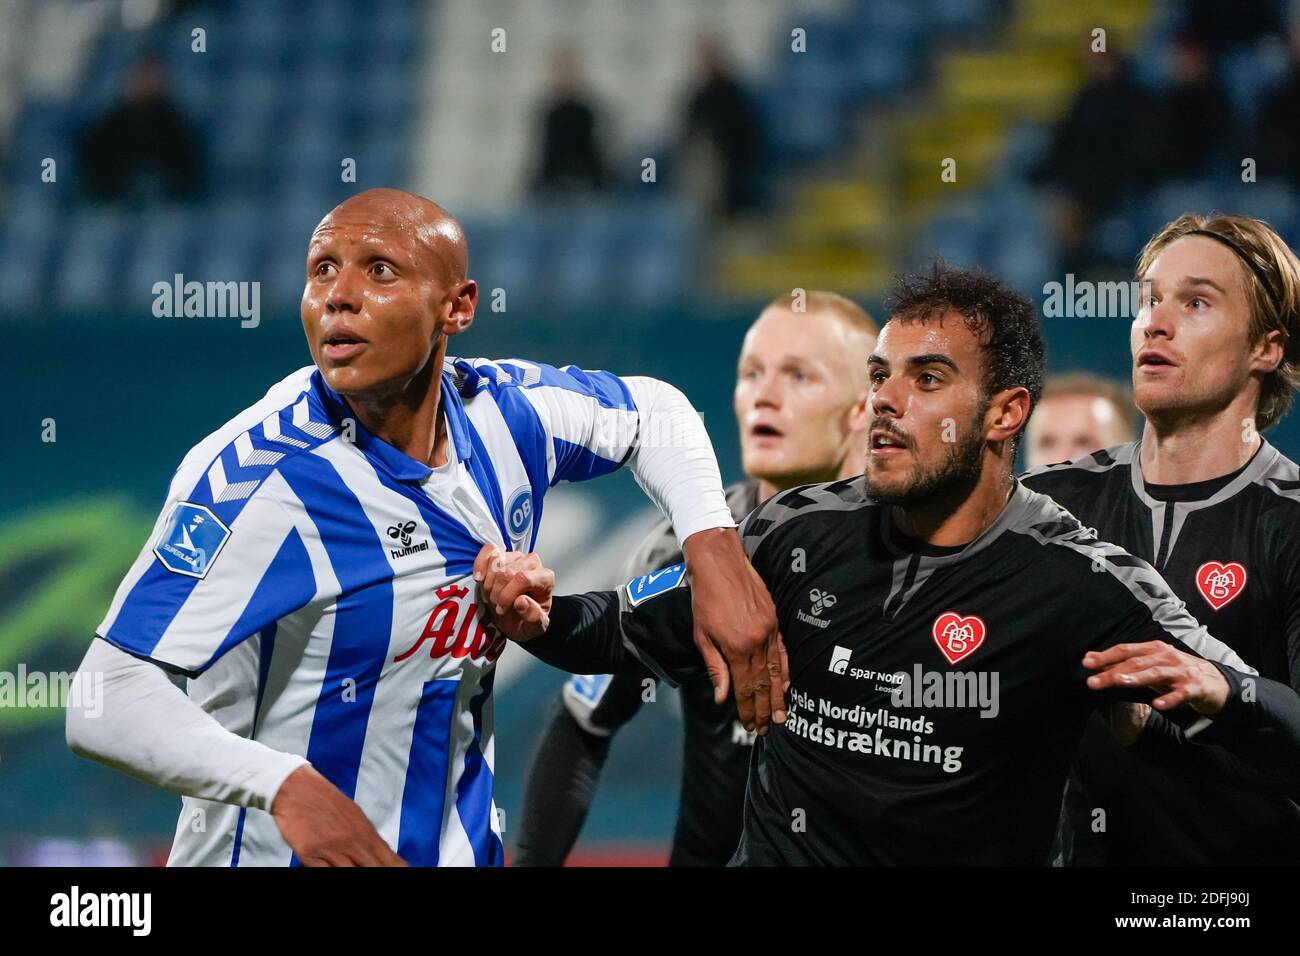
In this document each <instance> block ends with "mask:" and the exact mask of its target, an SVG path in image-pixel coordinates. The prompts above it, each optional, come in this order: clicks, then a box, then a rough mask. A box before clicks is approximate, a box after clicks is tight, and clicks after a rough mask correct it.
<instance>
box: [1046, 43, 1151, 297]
mask: <svg viewBox="0 0 1300 956" xmlns="http://www.w3.org/2000/svg"><path fill="white" fill-rule="evenodd" d="M1083 67H1084V72H1085V75H1086V76H1087V81H1086V82H1085V83H1084V86H1083V88H1082V89H1081V90H1080V91H1079V93H1078V94H1077V95H1076V96H1075V98H1074V102H1072V103H1071V104H1070V107H1069V109H1068V110H1067V111H1066V113H1065V116H1063V117H1062V118H1061V120H1060V122H1058V123H1057V125H1056V128H1055V129H1053V130H1052V135H1051V143H1050V145H1049V147H1048V150H1047V154H1046V156H1044V158H1043V160H1042V162H1041V163H1039V164H1038V166H1037V167H1036V168H1035V169H1033V170H1032V171H1031V173H1030V177H1031V180H1032V181H1033V182H1036V183H1039V184H1043V185H1047V186H1049V187H1051V188H1053V189H1054V190H1056V191H1058V192H1059V195H1058V196H1057V197H1056V199H1057V201H1056V202H1055V203H1054V204H1053V205H1054V209H1053V219H1054V220H1055V226H1056V232H1057V234H1058V239H1059V241H1060V244H1061V251H1062V256H1063V260H1064V264H1065V266H1066V268H1067V270H1068V271H1079V269H1081V268H1082V267H1083V263H1082V262H1081V261H1080V258H1081V257H1082V256H1083V255H1084V254H1085V251H1086V245H1087V240H1088V237H1089V235H1090V234H1091V232H1092V229H1093V227H1094V226H1095V224H1096V223H1097V222H1098V221H1100V220H1101V219H1102V218H1104V217H1105V216H1106V214H1107V213H1109V212H1110V211H1111V210H1112V209H1113V208H1114V207H1115V206H1116V204H1117V203H1119V202H1120V201H1121V200H1123V199H1124V198H1125V197H1126V196H1128V195H1129V194H1130V193H1132V192H1134V191H1135V190H1136V189H1138V188H1140V187H1141V185H1142V184H1143V182H1144V180H1145V171H1146V169H1147V167H1148V166H1149V164H1150V157H1151V146H1152V140H1153V138H1152V136H1151V135H1150V133H1149V131H1150V128H1151V107H1150V97H1148V96H1147V94H1146V93H1145V92H1144V91H1143V90H1142V88H1141V87H1140V86H1139V85H1138V84H1137V83H1136V82H1134V80H1133V77H1132V75H1131V71H1130V69H1129V63H1128V60H1127V59H1126V58H1125V57H1124V55H1123V53H1121V52H1120V51H1119V50H1116V49H1114V48H1113V47H1112V48H1111V49H1110V50H1109V51H1107V52H1105V53H1096V52H1093V50H1092V49H1091V48H1090V47H1089V46H1088V45H1087V44H1085V46H1084V49H1083Z"/></svg>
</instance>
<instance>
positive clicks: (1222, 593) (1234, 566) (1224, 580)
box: [1196, 561, 1246, 611]
mask: <svg viewBox="0 0 1300 956" xmlns="http://www.w3.org/2000/svg"><path fill="white" fill-rule="evenodd" d="M1196 587H1197V588H1198V589H1199V590H1200V592H1201V597H1203V598H1205V600H1206V601H1207V602H1208V603H1209V605H1210V607H1212V608H1214V609H1215V610H1216V611H1219V610H1222V609H1223V606H1224V605H1225V604H1227V603H1228V602H1229V601H1231V600H1232V599H1233V598H1235V597H1236V596H1237V595H1238V594H1240V593H1241V592H1242V591H1244V590H1246V568H1245V566H1244V565H1242V564H1238V563H1237V562H1236V561H1232V562H1230V563H1228V564H1221V563H1219V562H1218V561H1206V562H1205V563H1204V564H1202V565H1201V566H1200V567H1199V568H1197V569H1196Z"/></svg>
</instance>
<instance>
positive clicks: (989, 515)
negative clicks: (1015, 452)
mask: <svg viewBox="0 0 1300 956" xmlns="http://www.w3.org/2000/svg"><path fill="white" fill-rule="evenodd" d="M1014 490H1015V482H1014V481H1013V480H1012V478H1011V469H1010V467H1009V466H1002V465H1001V464H1000V463H998V464H990V463H988V462H986V463H985V467H984V469H983V471H982V472H981V473H980V476H979V478H978V479H977V480H976V482H975V485H974V487H973V488H972V487H970V486H965V487H960V488H955V489H952V490H951V491H947V492H939V493H937V494H935V495H933V496H931V497H929V498H927V499H926V500H925V501H924V502H922V503H920V504H914V505H907V506H901V505H900V506H898V507H895V508H893V509H892V512H893V521H894V527H896V528H897V529H898V530H899V531H901V532H902V533H903V534H905V535H907V536H908V537H909V538H914V539H916V540H917V541H924V542H925V543H926V544H932V545H936V546H938V547H941V548H953V547H958V546H960V545H964V544H970V543H971V542H972V541H974V540H975V539H976V538H978V537H979V536H980V535H981V534H983V533H984V531H985V530H986V529H987V528H988V527H989V526H990V525H991V524H993V522H995V521H997V520H998V515H1000V514H1002V509H1004V508H1005V507H1006V506H1007V502H1008V501H1009V500H1010V498H1011V493H1012V491H1014Z"/></svg>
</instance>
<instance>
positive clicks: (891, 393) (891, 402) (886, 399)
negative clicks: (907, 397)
mask: <svg viewBox="0 0 1300 956" xmlns="http://www.w3.org/2000/svg"><path fill="white" fill-rule="evenodd" d="M902 387H903V386H902V382H901V379H895V378H894V376H889V377H887V378H886V379H885V381H883V382H881V383H880V384H879V385H878V386H876V388H875V389H874V390H873V391H872V392H871V395H870V398H869V400H868V405H869V407H870V409H871V411H872V412H873V413H874V414H876V415H898V414H899V413H900V412H901V411H902V408H903V404H902V397H901V394H900V391H899V390H900V389H901V388H902Z"/></svg>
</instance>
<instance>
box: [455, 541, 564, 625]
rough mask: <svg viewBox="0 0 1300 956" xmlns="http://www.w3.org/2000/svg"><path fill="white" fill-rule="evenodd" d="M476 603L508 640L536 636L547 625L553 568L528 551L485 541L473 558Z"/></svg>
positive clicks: (553, 587) (553, 579) (552, 592)
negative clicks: (512, 549)
mask: <svg viewBox="0 0 1300 956" xmlns="http://www.w3.org/2000/svg"><path fill="white" fill-rule="evenodd" d="M474 580H475V581H477V582H478V586H479V604H480V606H482V607H484V608H486V610H487V613H488V614H489V615H490V616H491V619H492V624H493V626H494V627H495V628H496V629H497V630H498V631H499V632H501V634H503V635H505V636H506V637H508V638H509V639H510V640H512V641H527V640H530V639H531V638H534V637H540V636H541V635H542V634H544V633H546V629H547V628H548V627H550V624H551V619H550V612H551V597H552V595H553V594H554V592H555V572H554V571H552V570H550V569H549V568H547V567H546V566H544V565H543V564H542V562H541V559H540V558H538V557H537V555H535V554H532V553H527V554H524V553H521V552H519V551H502V550H501V549H500V548H498V547H497V546H496V545H494V544H485V545H483V548H482V550H481V551H479V553H478V557H477V558H475V559H474Z"/></svg>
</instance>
